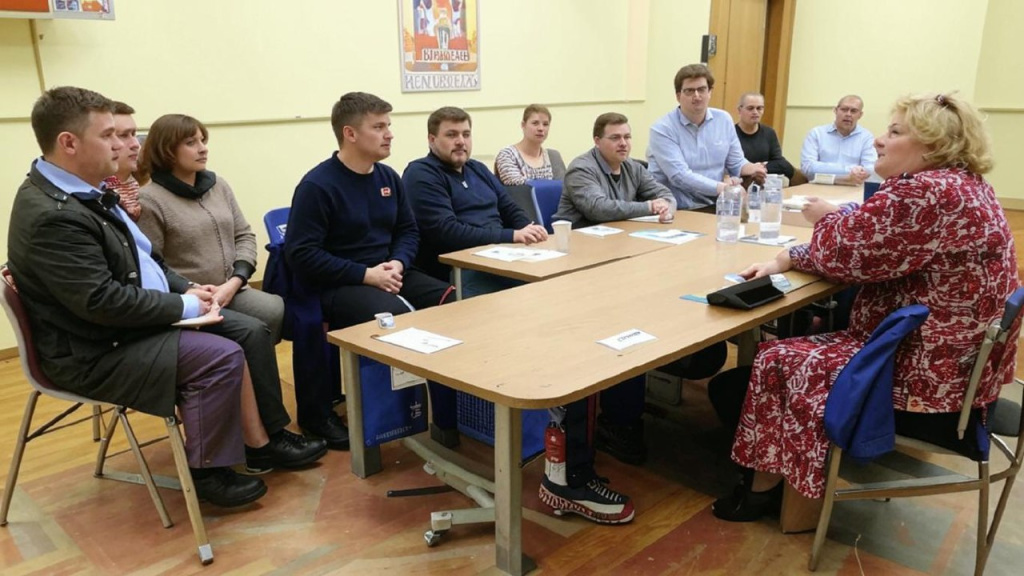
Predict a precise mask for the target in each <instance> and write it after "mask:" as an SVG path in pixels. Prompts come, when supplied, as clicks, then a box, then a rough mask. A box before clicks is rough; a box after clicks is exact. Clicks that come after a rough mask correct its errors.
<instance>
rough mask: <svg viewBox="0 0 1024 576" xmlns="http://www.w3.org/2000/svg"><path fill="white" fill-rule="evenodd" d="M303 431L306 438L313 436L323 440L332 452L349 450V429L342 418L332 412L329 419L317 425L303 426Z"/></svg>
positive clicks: (300, 424)
mask: <svg viewBox="0 0 1024 576" xmlns="http://www.w3.org/2000/svg"><path fill="white" fill-rule="evenodd" d="M299 426H300V427H302V431H303V432H304V433H305V434H306V436H312V437H313V438H323V439H324V440H325V441H326V442H327V447H328V448H330V449H331V450H348V447H349V443H348V427H346V426H345V424H344V423H343V422H342V421H341V417H340V416H338V415H337V414H335V413H334V412H331V415H330V416H328V417H327V419H326V420H324V421H323V422H319V423H317V424H302V423H299Z"/></svg>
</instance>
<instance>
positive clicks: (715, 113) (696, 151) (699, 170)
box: [647, 64, 767, 211]
mask: <svg viewBox="0 0 1024 576" xmlns="http://www.w3.org/2000/svg"><path fill="white" fill-rule="evenodd" d="M714 87H715V77H714V76H712V74H711V70H709V69H708V67H707V66H705V65H703V64H690V65H688V66H683V67H682V68H680V69H679V72H677V73H676V77H675V89H676V100H677V101H678V102H679V107H678V108H676V109H675V110H673V111H671V112H669V113H668V114H666V115H665V116H663V117H661V118H660V119H659V120H658V121H657V122H655V123H654V125H653V126H651V134H650V144H649V146H648V148H647V162H648V163H649V165H650V166H649V170H650V172H651V176H654V179H655V180H657V181H658V182H660V183H661V184H663V185H665V186H667V187H668V189H669V190H671V191H672V194H673V196H675V198H676V205H677V206H678V207H679V209H680V210H698V209H703V210H706V211H714V206H715V200H716V199H717V198H718V194H720V193H721V192H722V190H724V189H725V187H726V186H727V185H729V184H730V183H735V184H739V183H740V178H739V177H742V176H751V177H753V178H754V180H756V181H758V182H763V181H764V177H765V175H766V174H767V170H766V169H765V165H764V164H763V163H760V162H758V163H751V162H747V160H746V158H744V157H743V147H742V146H740V141H739V138H737V137H736V129H735V128H733V123H732V117H731V116H730V115H729V113H728V112H726V111H724V110H719V109H717V108H709V107H708V101H709V100H710V99H711V90H713V89H714ZM726 174H728V175H729V176H731V178H730V179H729V180H723V176H724V175H726Z"/></svg>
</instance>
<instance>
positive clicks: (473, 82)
mask: <svg viewBox="0 0 1024 576" xmlns="http://www.w3.org/2000/svg"><path fill="white" fill-rule="evenodd" d="M478 4H479V2H478V0H398V19H399V24H400V27H401V39H402V92H449V91H453V90H479V89H480V50H479V41H480V39H479V36H478V34H477V32H478V20H477V6H478Z"/></svg>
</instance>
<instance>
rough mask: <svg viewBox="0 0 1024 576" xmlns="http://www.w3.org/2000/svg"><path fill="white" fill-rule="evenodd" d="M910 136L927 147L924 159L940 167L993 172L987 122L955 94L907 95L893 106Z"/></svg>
mask: <svg viewBox="0 0 1024 576" xmlns="http://www.w3.org/2000/svg"><path fill="white" fill-rule="evenodd" d="M892 111H893V114H902V115H903V122H904V123H905V124H906V125H907V128H908V129H909V130H910V134H911V135H912V136H913V137H914V138H916V139H917V140H918V141H919V142H920V143H922V144H924V145H925V147H926V148H928V152H927V153H925V155H924V158H925V160H926V161H927V162H928V163H929V164H931V165H933V166H938V167H943V168H947V167H954V166H956V167H962V168H966V169H967V170H970V171H971V172H974V173H975V174H985V173H986V172H988V171H990V170H992V150H991V145H990V143H989V137H988V133H987V132H986V131H985V121H984V119H983V118H982V116H981V114H979V113H978V111H977V109H975V108H974V106H971V104H970V103H969V102H967V101H966V100H964V99H962V98H960V97H959V96H957V95H956V94H955V93H953V94H918V95H914V96H904V97H902V98H900V99H899V100H897V101H896V104H894V105H893V107H892Z"/></svg>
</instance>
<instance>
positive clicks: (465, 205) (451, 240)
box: [402, 107, 633, 524]
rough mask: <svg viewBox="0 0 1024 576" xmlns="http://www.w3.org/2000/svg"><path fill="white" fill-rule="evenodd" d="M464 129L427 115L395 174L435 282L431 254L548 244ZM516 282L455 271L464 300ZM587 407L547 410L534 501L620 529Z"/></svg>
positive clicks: (621, 508)
mask: <svg viewBox="0 0 1024 576" xmlns="http://www.w3.org/2000/svg"><path fill="white" fill-rule="evenodd" d="M472 130H473V122H472V119H471V118H470V117H469V114H467V113H466V111H465V110H462V109H461V108H454V107H445V108H440V109H438V110H435V111H434V112H433V113H432V114H431V115H430V117H429V118H428V119H427V142H428V144H429V146H430V153H429V154H427V156H426V157H425V158H421V159H419V160H414V161H413V162H411V163H410V164H409V165H408V166H407V167H406V168H405V172H404V173H403V174H402V183H403V184H405V189H406V191H407V193H408V194H409V196H410V199H411V200H412V205H413V208H414V213H415V214H416V221H417V223H418V224H419V227H420V230H421V231H422V236H421V237H422V241H421V244H420V255H419V259H418V260H417V262H418V263H419V265H420V266H422V267H424V269H430V270H432V271H433V273H434V274H436V275H438V276H439V277H440V278H447V274H448V270H447V269H446V267H445V266H443V265H441V264H440V263H439V262H438V261H437V256H438V254H442V253H445V252H451V251H454V250H462V249H465V248H471V247H474V246H481V245H484V244H496V243H509V242H516V243H520V244H533V243H535V242H542V241H544V240H546V239H547V237H548V235H547V232H546V231H545V230H544V228H543V227H542V226H539V225H537V224H535V223H533V222H530V220H529V218H527V216H526V214H525V213H524V212H523V210H522V209H521V208H519V207H518V206H517V205H516V203H515V201H513V200H512V198H510V197H509V195H508V194H506V193H505V188H504V186H502V184H501V182H499V181H498V178H497V177H496V176H494V174H492V173H491V172H490V170H488V169H487V167H486V166H484V165H483V164H482V163H481V162H478V161H476V160H473V159H472V158H470V155H471V154H472V152H473V133H472ZM518 283H519V282H518V281H515V280H510V279H508V278H503V277H501V276H496V275H493V274H487V273H482V272H476V271H470V270H463V272H462V294H463V297H464V298H469V297H472V296H477V295H482V294H488V293H491V292H495V291H498V290H501V289H504V288H508V287H510V286H513V285H515V284H518ZM592 405H593V397H591V398H585V399H583V400H579V401H576V402H573V403H572V404H569V405H567V406H565V407H558V408H552V409H551V410H550V412H551V418H552V424H550V425H549V426H548V428H547V429H546V430H545V435H546V436H547V437H548V438H547V440H546V442H545V444H546V447H547V448H548V450H547V454H546V458H547V460H548V462H547V464H549V465H547V466H545V469H546V473H545V475H544V478H543V480H541V486H540V499H541V501H542V502H544V503H545V504H547V505H548V506H550V507H551V508H553V509H554V510H555V511H556V513H557V512H573V513H575V514H579V515H581V516H583V517H584V518H587V519H589V520H593V521H594V522H599V523H602V524H623V523H626V522H629V521H631V520H632V519H633V501H632V500H631V499H630V498H629V496H626V495H625V494H620V493H618V492H616V491H614V490H611V489H610V488H608V486H607V485H606V483H607V480H606V479H604V478H601V477H600V476H598V475H597V473H596V472H595V470H594V454H593V449H592V448H591V446H590V445H589V442H588V439H587V437H588V426H589V419H590V412H591V407H592ZM553 435H554V439H553V440H552V436H553ZM554 445H558V446H560V448H554Z"/></svg>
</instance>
